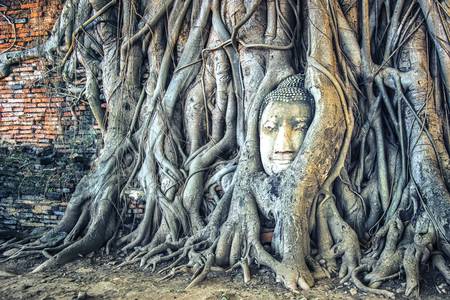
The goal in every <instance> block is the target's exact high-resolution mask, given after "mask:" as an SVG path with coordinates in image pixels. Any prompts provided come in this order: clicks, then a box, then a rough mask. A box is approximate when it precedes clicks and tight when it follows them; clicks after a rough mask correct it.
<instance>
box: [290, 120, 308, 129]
mask: <svg viewBox="0 0 450 300" xmlns="http://www.w3.org/2000/svg"><path fill="white" fill-rule="evenodd" d="M306 127H307V126H306V122H299V121H297V122H295V123H294V124H293V126H292V128H294V130H298V131H303V130H305V129H306Z"/></svg>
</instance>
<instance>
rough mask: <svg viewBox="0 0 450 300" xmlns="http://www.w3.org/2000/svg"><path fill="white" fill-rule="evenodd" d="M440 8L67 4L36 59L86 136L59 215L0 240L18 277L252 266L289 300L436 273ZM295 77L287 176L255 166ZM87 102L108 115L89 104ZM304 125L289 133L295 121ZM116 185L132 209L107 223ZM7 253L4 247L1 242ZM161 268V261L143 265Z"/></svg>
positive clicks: (117, 198) (443, 198) (445, 248)
mask: <svg viewBox="0 0 450 300" xmlns="http://www.w3.org/2000/svg"><path fill="white" fill-rule="evenodd" d="M449 11H450V8H449V3H448V1H441V0H398V1H394V0H384V1H381V0H373V1H369V0H358V1H350V0H341V1H337V0H304V1H296V0H265V1H262V0H253V1H250V0H241V1H240V0H229V1H226V0H223V1H221V0H201V1H200V0H172V1H170V0H167V1H163V0H159V1H158V0H153V1H150V0H148V1H146V0H121V1H117V0H112V1H108V0H66V1H65V2H64V7H63V10H62V12H61V15H60V17H59V19H58V21H57V22H56V24H55V26H54V29H53V31H52V33H51V35H50V36H49V38H48V40H47V41H46V42H45V43H44V44H42V45H39V46H37V47H35V48H32V49H28V50H24V51H20V52H8V53H3V54H1V55H0V71H1V75H2V76H6V75H7V74H8V72H9V71H10V70H11V68H12V67H13V65H15V64H17V63H19V62H20V61H22V60H24V59H28V58H31V57H45V58H47V59H48V60H50V61H51V62H53V64H54V66H55V67H56V68H55V69H56V70H57V71H58V72H60V73H61V74H62V77H63V78H64V80H65V84H66V87H67V89H68V91H69V92H70V91H71V82H72V80H73V78H74V76H75V72H76V70H77V69H80V68H81V69H83V70H84V71H85V73H86V85H85V89H84V91H83V92H82V93H83V94H82V96H83V97H84V98H85V99H86V100H87V101H88V102H89V105H90V107H91V110H92V112H93V115H94V116H95V118H96V120H97V122H98V124H99V125H100V127H101V130H102V133H103V143H104V147H103V149H102V151H101V153H100V155H99V156H98V158H97V159H96V161H95V166H94V167H93V168H92V170H91V171H90V173H89V174H88V175H86V176H85V177H84V178H83V179H82V180H81V181H80V183H79V184H78V186H77V188H76V190H75V192H74V194H73V196H72V198H71V200H70V203H69V205H68V208H67V210H66V212H65V215H64V217H63V219H62V220H61V222H60V223H59V224H58V225H57V226H56V227H54V228H53V229H52V230H50V231H49V232H47V233H45V234H44V235H42V236H30V237H27V238H26V239H25V240H23V241H20V242H12V241H11V242H7V243H6V244H3V245H2V246H1V249H2V250H4V253H3V256H4V259H7V260H11V259H17V258H19V257H22V256H25V255H29V254H36V253H37V254H42V255H44V256H45V257H47V260H46V261H45V262H44V263H43V264H41V265H39V266H37V267H36V269H35V270H34V271H35V272H38V271H41V270H44V269H49V268H52V267H55V266H58V265H61V264H64V263H66V262H69V261H71V260H74V259H76V258H78V257H79V256H80V255H86V254H88V253H90V252H93V251H96V250H98V249H100V248H102V247H105V248H106V251H107V252H108V253H119V252H123V253H126V255H127V258H126V259H125V260H124V262H123V265H126V264H138V265H140V266H141V267H142V268H152V269H157V268H158V269H159V270H160V271H161V272H162V273H164V274H166V275H167V276H166V277H167V278H170V277H172V276H175V275H176V274H178V273H180V272H183V273H185V272H187V273H191V274H192V278H193V280H192V282H191V283H190V285H189V286H188V287H191V286H193V285H195V284H197V283H199V282H200V281H202V280H204V279H205V278H206V276H207V274H208V273H212V272H223V271H225V270H228V269H229V268H240V269H241V270H242V272H243V274H244V276H243V278H244V280H245V281H248V280H250V279H251V272H250V268H249V267H250V265H253V264H255V265H257V266H259V265H263V266H266V267H267V268H269V269H270V270H272V271H273V273H274V274H275V276H274V278H276V280H278V281H281V282H282V283H283V284H284V286H285V287H286V288H288V289H290V290H292V291H297V290H298V289H308V288H310V287H311V286H313V284H314V281H315V280H316V279H318V278H321V277H324V276H334V275H335V274H337V275H338V276H339V277H340V278H342V280H343V281H345V280H350V281H351V282H352V283H353V284H354V285H355V286H356V287H357V288H358V289H360V290H361V291H364V292H371V293H375V294H380V295H384V296H386V297H394V294H393V293H391V292H389V291H386V290H383V289H382V287H380V286H381V285H382V284H383V282H384V281H386V280H389V279H390V278H393V277H394V276H398V274H399V272H400V273H401V274H404V275H402V276H403V277H402V278H403V280H405V281H406V291H405V293H406V295H412V294H417V293H418V292H419V282H420V281H419V280H420V276H421V274H423V272H421V271H420V270H421V268H423V267H424V266H426V265H432V266H434V267H435V268H437V269H438V270H439V271H440V273H441V274H442V275H443V276H444V278H445V279H446V280H447V281H448V282H450V269H449V267H448V260H449V258H450V246H449V243H448V242H449V239H450V227H449V226H450V194H449V188H450V166H449V164H450V159H449V146H450V143H449V137H450V135H449V104H450V44H449V34H450V26H449V20H450V17H449ZM295 74H304V76H305V79H304V80H305V82H304V84H305V88H306V90H307V91H308V93H309V94H310V95H311V96H312V97H313V99H314V100H313V102H314V103H313V105H312V106H313V107H314V111H313V118H312V120H311V122H310V124H308V128H307V132H306V134H305V136H304V138H303V140H302V143H301V146H299V149H296V151H295V158H293V160H292V162H291V163H290V165H289V166H288V167H287V168H286V169H284V170H282V171H281V172H279V173H276V174H271V175H268V174H266V172H264V169H263V166H262V163H261V156H260V148H259V144H260V140H259V131H260V120H259V117H260V111H261V106H262V104H263V103H264V99H265V97H266V95H268V94H269V93H270V92H271V91H272V90H274V89H276V88H277V87H278V85H279V84H280V83H282V82H283V80H284V79H286V78H288V77H290V76H292V75H295ZM101 97H104V98H105V99H106V102H107V109H106V110H105V109H103V108H102V106H101V101H100V99H101ZM301 128H304V127H301ZM129 188H139V189H141V190H142V191H143V193H144V199H145V202H146V206H145V214H144V217H143V219H142V220H141V222H140V223H139V225H138V226H137V227H136V228H135V230H133V231H132V232H125V231H124V230H122V228H123V226H122V225H123V224H122V221H121V220H122V216H123V214H124V213H125V212H126V208H127V203H126V197H124V195H125V193H124V191H126V190H127V189H129ZM15 249H16V250H15ZM161 266H165V268H164V269H161Z"/></svg>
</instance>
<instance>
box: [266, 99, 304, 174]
mask: <svg viewBox="0 0 450 300" xmlns="http://www.w3.org/2000/svg"><path fill="white" fill-rule="evenodd" d="M311 118H312V111H311V106H310V105H309V103H307V102H303V101H302V102H298V101H295V102H281V101H273V102H270V103H268V104H267V106H266V107H265V108H264V110H263V112H262V114H261V119H260V122H259V124H260V125H259V142H260V151H261V161H262V164H263V168H264V171H265V172H266V173H267V174H269V175H273V174H277V173H279V172H281V171H283V170H285V169H287V168H288V167H289V165H290V164H291V162H292V161H293V160H294V158H295V156H296V154H297V152H298V150H299V149H300V146H301V145H302V143H303V140H304V139H305V135H306V131H307V130H308V127H309V124H310V121H311Z"/></svg>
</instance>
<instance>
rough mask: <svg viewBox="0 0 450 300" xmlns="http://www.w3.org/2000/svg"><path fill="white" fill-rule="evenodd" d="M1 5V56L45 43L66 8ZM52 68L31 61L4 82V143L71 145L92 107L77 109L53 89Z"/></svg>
mask: <svg viewBox="0 0 450 300" xmlns="http://www.w3.org/2000/svg"><path fill="white" fill-rule="evenodd" d="M0 3H1V4H0V53H2V52H5V51H14V50H20V49H24V48H29V47H32V46H35V45H36V44H38V43H42V42H44V41H45V40H46V38H47V37H48V35H49V33H50V31H51V29H52V27H53V24H54V22H55V21H56V19H57V17H58V15H59V12H60V10H61V8H62V4H61V1H60V0H3V1H1V2H0ZM11 23H12V24H11ZM13 26H14V28H15V29H14V28H13ZM50 69H51V66H49V65H48V64H47V63H46V62H45V61H44V60H43V59H33V60H28V61H25V62H23V63H21V64H20V65H17V66H14V67H12V73H11V74H10V75H9V76H8V77H6V78H4V79H1V80H0V142H6V143H15V144H32V145H34V146H38V147H44V146H47V145H48V144H55V143H59V144H60V145H64V144H65V143H66V142H67V138H65V137H64V135H65V134H66V131H67V130H71V131H73V128H72V127H74V126H75V125H76V124H78V123H79V122H77V121H76V119H80V118H83V116H84V115H85V111H86V105H85V104H84V103H81V104H77V105H75V106H73V108H72V109H71V107H70V101H67V99H65V98H63V96H62V94H61V91H58V90H57V89H56V88H54V87H51V86H55V84H54V83H55V82H58V81H59V78H58V76H57V75H56V74H55V72H49V70H50ZM49 74H50V75H49ZM49 83H52V85H50V84H49ZM58 92H59V93H58ZM69 100H70V99H69ZM91 123H92V122H91ZM76 131H78V128H76ZM76 134H79V133H78V132H77V133H76ZM66 136H67V134H66ZM72 136H73V134H72Z"/></svg>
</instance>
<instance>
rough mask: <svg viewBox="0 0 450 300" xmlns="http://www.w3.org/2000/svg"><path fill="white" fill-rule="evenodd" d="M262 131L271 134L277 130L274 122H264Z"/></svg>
mask: <svg viewBox="0 0 450 300" xmlns="http://www.w3.org/2000/svg"><path fill="white" fill-rule="evenodd" d="M264 129H265V130H267V131H269V132H272V131H275V129H277V125H276V124H275V123H274V122H266V123H265V124H264Z"/></svg>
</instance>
